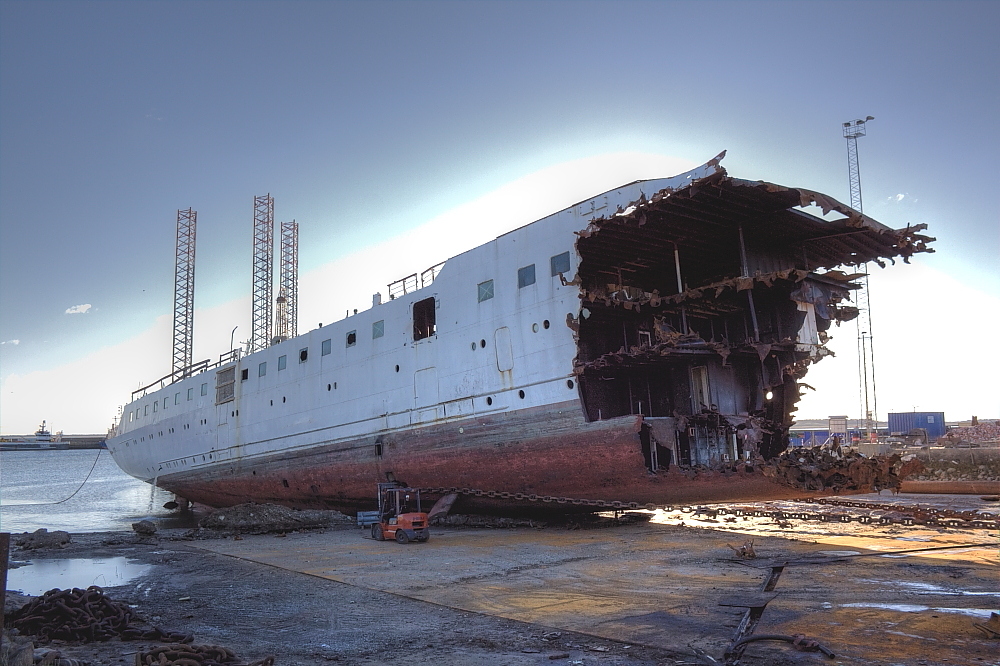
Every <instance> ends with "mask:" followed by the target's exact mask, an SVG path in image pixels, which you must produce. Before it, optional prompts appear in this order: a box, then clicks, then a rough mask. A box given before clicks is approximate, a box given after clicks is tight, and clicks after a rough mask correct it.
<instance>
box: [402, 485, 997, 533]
mask: <svg viewBox="0 0 1000 666" xmlns="http://www.w3.org/2000/svg"><path fill="white" fill-rule="evenodd" d="M417 490H419V491H420V492H421V493H426V494H428V495H449V494H452V493H454V494H457V495H466V496H469V497H486V498H489V499H499V500H512V501H517V502H541V503H545V504H566V505H572V506H584V507H593V508H595V509H603V510H610V511H627V510H637V509H646V510H648V511H655V510H657V509H660V510H662V511H680V512H681V513H688V514H692V516H699V515H706V516H709V517H710V518H717V517H718V516H727V515H728V516H751V517H757V518H772V519H774V520H776V521H790V520H815V521H819V522H823V523H850V522H857V523H861V524H862V525H869V524H871V525H901V526H904V527H940V528H949V527H951V528H959V529H1000V516H995V515H992V514H982V513H979V512H978V511H952V510H950V509H935V508H932V507H926V506H901V505H897V504H878V503H875V502H859V501H852V500H841V499H828V498H809V499H804V500H795V501H799V502H803V503H807V504H823V505H827V506H838V507H846V508H857V509H869V510H871V511H879V512H887V513H889V514H895V515H875V514H873V513H856V514H828V513H810V512H807V511H782V510H773V509H761V508H757V507H747V506H718V505H710V506H674V505H670V504H652V503H650V504H639V503H638V502H620V501H617V500H615V501H609V500H596V499H580V498H575V497H555V496H552V495H534V494H528V493H510V492H500V491H496V490H481V489H478V488H417ZM900 514H902V515H900Z"/></svg>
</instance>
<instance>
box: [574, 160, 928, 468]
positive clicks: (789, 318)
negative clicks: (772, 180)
mask: <svg viewBox="0 0 1000 666" xmlns="http://www.w3.org/2000/svg"><path fill="white" fill-rule="evenodd" d="M803 192H805V191H801V192H800V191H797V190H789V189H788V188H780V187H779V186H773V185H770V184H767V183H754V182H750V181H736V180H734V179H730V178H728V177H726V176H725V175H724V171H723V172H722V173H721V174H717V175H716V176H713V177H709V178H706V179H702V180H701V181H696V182H693V183H692V184H690V185H688V186H686V187H684V188H681V189H679V190H676V191H663V192H659V193H656V194H655V195H654V196H653V197H652V198H650V199H648V200H647V199H645V198H642V199H640V201H638V202H635V203H634V204H633V205H631V206H629V207H628V208H627V209H625V210H619V211H618V212H617V213H614V214H611V215H610V216H608V217H601V218H596V219H594V220H592V221H591V223H590V224H589V226H588V227H587V229H585V230H583V231H580V232H578V239H577V242H576V250H577V253H578V255H579V257H580V263H579V268H578V271H577V274H576V277H575V278H574V279H573V282H572V283H573V284H576V285H577V286H578V288H579V290H580V299H581V308H580V314H579V317H578V318H577V319H576V320H575V321H571V322H570V326H571V327H572V328H573V329H574V331H575V334H576V339H577V357H576V359H575V361H574V372H575V374H576V375H577V377H578V379H579V382H578V385H579V390H580V397H581V401H582V403H583V408H584V411H585V414H586V417H587V419H588V420H590V421H596V420H601V419H609V418H615V417H621V416H626V415H641V416H642V425H641V427H640V433H639V440H640V443H641V447H642V451H643V456H644V458H645V461H646V466H647V468H648V469H649V470H650V471H651V472H657V471H660V470H664V469H669V468H670V466H671V465H675V464H676V465H681V466H697V465H704V466H709V467H718V466H720V465H727V464H733V463H735V462H736V461H739V460H747V459H749V458H751V457H752V456H753V455H756V454H760V455H762V456H763V457H764V458H770V457H773V456H776V455H778V454H779V453H780V452H781V451H783V450H784V449H785V448H786V447H787V445H788V436H787V431H788V427H789V426H790V425H791V424H792V417H791V414H792V413H793V411H794V409H795V404H796V402H798V400H799V392H800V383H799V381H800V380H801V379H802V378H803V377H804V375H805V371H806V368H807V366H808V365H809V364H810V363H812V362H815V361H818V360H819V359H821V358H822V357H823V356H824V355H826V354H828V353H829V352H827V351H826V349H825V347H824V343H825V342H826V340H827V339H828V331H829V330H830V327H831V325H832V324H839V323H840V322H843V321H848V320H850V319H853V318H854V317H856V316H857V309H856V308H855V307H854V306H853V305H852V304H851V292H852V290H854V289H856V288H858V285H857V284H856V282H855V281H856V280H858V279H859V278H862V277H863V276H864V275H863V274H862V273H860V272H843V271H841V270H838V268H839V267H841V266H845V265H846V266H853V265H859V264H863V263H864V262H867V261H876V262H879V263H881V260H880V258H882V257H885V258H892V257H894V256H903V257H904V258H906V257H908V256H909V254H912V253H913V252H917V251H928V250H927V248H926V242H927V241H929V240H933V239H929V238H928V237H924V236H920V235H919V234H915V233H914V232H915V231H918V230H919V229H915V228H908V229H906V230H900V231H893V230H891V229H888V228H887V227H883V226H882V225H880V224H878V223H877V222H875V221H874V220H870V219H869V218H865V217H863V216H861V215H860V214H859V213H856V212H855V211H853V210H851V209H849V208H846V207H843V206H842V205H841V204H838V203H837V202H834V201H832V200H829V199H824V200H823V201H822V202H821V203H823V204H824V205H827V206H830V207H832V208H835V209H837V210H839V211H843V215H842V217H841V218H840V219H834V220H832V221H831V220H828V219H823V218H820V217H817V216H814V215H812V214H810V213H808V212H805V211H804V210H803V209H802V206H803V205H804V202H806V201H807V200H809V199H815V198H816V197H820V196H822V195H815V194H813V193H809V192H805V193H803Z"/></svg>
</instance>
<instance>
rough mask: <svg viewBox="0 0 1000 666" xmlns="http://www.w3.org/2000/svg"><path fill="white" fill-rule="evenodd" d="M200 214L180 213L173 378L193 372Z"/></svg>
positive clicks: (177, 246)
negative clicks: (195, 288) (195, 259)
mask: <svg viewBox="0 0 1000 666" xmlns="http://www.w3.org/2000/svg"><path fill="white" fill-rule="evenodd" d="M197 222H198V213H197V211H194V210H191V209H190V208H188V209H187V210H178V211H177V244H176V246H175V247H176V260H175V263H174V338H173V364H172V367H171V370H170V371H171V374H172V375H173V378H174V379H175V380H176V379H183V378H184V377H187V376H188V373H189V372H190V368H191V364H192V359H193V350H194V245H195V228H196V226H197Z"/></svg>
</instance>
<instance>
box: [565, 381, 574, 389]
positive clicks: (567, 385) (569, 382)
mask: <svg viewBox="0 0 1000 666" xmlns="http://www.w3.org/2000/svg"><path fill="white" fill-rule="evenodd" d="M566 387H567V388H573V380H572V379H567V380H566Z"/></svg>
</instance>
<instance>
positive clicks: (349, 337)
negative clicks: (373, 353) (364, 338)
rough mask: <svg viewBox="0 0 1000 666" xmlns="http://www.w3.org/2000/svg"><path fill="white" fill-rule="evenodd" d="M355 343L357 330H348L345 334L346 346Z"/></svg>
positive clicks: (356, 341) (351, 345)
mask: <svg viewBox="0 0 1000 666" xmlns="http://www.w3.org/2000/svg"><path fill="white" fill-rule="evenodd" d="M357 343H358V332H357V331H350V332H349V333H348V334H347V346H348V347H353V346H354V345H356V344H357Z"/></svg>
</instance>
